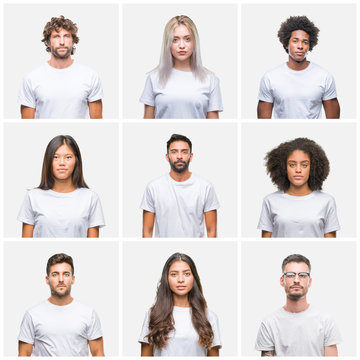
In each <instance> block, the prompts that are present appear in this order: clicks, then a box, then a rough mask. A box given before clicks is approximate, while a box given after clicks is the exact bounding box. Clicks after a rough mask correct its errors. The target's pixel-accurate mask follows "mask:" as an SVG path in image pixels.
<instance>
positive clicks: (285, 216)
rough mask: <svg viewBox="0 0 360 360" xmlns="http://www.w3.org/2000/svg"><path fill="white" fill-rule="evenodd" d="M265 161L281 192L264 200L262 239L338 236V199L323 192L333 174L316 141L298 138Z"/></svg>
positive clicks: (279, 148)
mask: <svg viewBox="0 0 360 360" xmlns="http://www.w3.org/2000/svg"><path fill="white" fill-rule="evenodd" d="M265 161H266V170H267V173H268V174H269V176H270V178H271V181H272V182H273V184H274V185H276V186H277V188H278V189H279V190H278V191H277V192H275V193H272V194H270V195H268V196H266V197H265V199H264V201H263V207H262V211H261V215H260V220H259V225H258V229H260V230H262V237H336V231H337V230H339V229H340V226H339V222H338V219H337V215H336V204H335V200H334V198H333V197H332V196H330V195H328V194H326V193H323V192H322V191H320V190H321V189H322V184H323V182H324V180H325V179H326V178H327V176H328V175H329V171H330V166H329V160H328V158H327V157H326V154H325V152H324V150H323V149H322V148H321V147H320V146H319V145H318V144H317V143H316V142H315V141H313V140H309V139H307V138H297V139H295V140H292V141H287V142H284V143H282V144H280V145H279V146H278V147H276V148H275V149H273V150H271V151H270V152H268V153H267V154H266V157H265Z"/></svg>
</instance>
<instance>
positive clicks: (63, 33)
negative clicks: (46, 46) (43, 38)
mask: <svg viewBox="0 0 360 360" xmlns="http://www.w3.org/2000/svg"><path fill="white" fill-rule="evenodd" d="M55 35H71V32H70V31H69V30H65V29H63V28H60V29H58V30H53V31H52V32H51V36H55Z"/></svg>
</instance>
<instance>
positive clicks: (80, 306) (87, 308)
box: [72, 299, 95, 314]
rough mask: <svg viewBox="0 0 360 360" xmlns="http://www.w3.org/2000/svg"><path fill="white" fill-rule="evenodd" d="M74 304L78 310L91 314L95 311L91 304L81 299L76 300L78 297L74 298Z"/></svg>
mask: <svg viewBox="0 0 360 360" xmlns="http://www.w3.org/2000/svg"><path fill="white" fill-rule="evenodd" d="M72 305H73V308H74V309H76V311H77V312H80V311H81V312H83V313H89V314H91V313H93V312H94V311H95V310H94V309H93V308H92V307H91V306H89V305H87V304H85V303H83V302H81V301H79V300H76V299H74V300H73V302H72Z"/></svg>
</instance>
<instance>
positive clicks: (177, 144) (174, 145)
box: [169, 141, 190, 150]
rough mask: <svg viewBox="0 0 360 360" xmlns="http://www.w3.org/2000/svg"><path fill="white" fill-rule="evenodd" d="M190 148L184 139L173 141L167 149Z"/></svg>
mask: <svg viewBox="0 0 360 360" xmlns="http://www.w3.org/2000/svg"><path fill="white" fill-rule="evenodd" d="M184 149H187V150H190V146H189V144H188V143H187V142H186V141H173V142H172V143H171V144H170V146H169V150H184Z"/></svg>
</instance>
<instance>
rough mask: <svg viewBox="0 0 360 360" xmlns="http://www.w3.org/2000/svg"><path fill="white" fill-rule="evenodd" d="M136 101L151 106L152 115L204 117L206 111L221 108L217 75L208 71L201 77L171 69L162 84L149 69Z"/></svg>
mask: <svg viewBox="0 0 360 360" xmlns="http://www.w3.org/2000/svg"><path fill="white" fill-rule="evenodd" d="M140 102H142V103H143V104H146V105H150V106H154V107H155V118H156V119H205V118H206V115H207V113H208V112H210V111H222V110H223V106H222V100H221V92H220V84H219V79H218V78H217V77H216V76H215V75H214V74H213V73H209V74H208V75H207V76H206V78H205V79H204V81H200V80H199V79H197V78H196V77H195V76H194V75H193V73H192V72H186V71H180V70H176V69H172V72H171V75H170V77H169V79H168V81H167V83H166V85H165V86H162V85H160V84H159V80H158V72H157V71H153V72H151V73H150V74H149V75H148V77H147V79H146V83H145V88H144V91H143V93H142V95H141V97H140Z"/></svg>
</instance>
